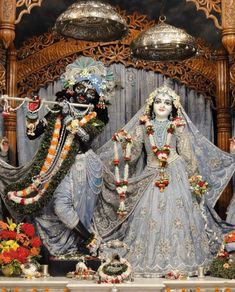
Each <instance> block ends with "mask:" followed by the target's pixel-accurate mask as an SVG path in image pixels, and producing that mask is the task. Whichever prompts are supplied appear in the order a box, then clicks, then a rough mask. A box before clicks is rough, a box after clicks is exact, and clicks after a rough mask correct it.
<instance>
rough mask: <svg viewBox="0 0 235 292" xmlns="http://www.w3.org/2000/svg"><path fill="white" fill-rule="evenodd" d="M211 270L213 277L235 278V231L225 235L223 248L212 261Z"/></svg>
mask: <svg viewBox="0 0 235 292" xmlns="http://www.w3.org/2000/svg"><path fill="white" fill-rule="evenodd" d="M210 272H211V276H213V277H220V278H225V279H234V278H235V231H230V232H229V233H227V234H226V235H225V237H224V242H223V245H222V247H221V250H220V251H219V252H218V254H217V257H216V258H215V259H214V260H213V262H212V263H211V266H210Z"/></svg>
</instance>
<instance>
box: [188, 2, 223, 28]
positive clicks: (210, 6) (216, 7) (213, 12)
mask: <svg viewBox="0 0 235 292" xmlns="http://www.w3.org/2000/svg"><path fill="white" fill-rule="evenodd" d="M186 2H193V3H194V4H195V5H196V7H197V10H202V11H203V12H204V13H205V15H206V18H210V19H212V20H213V21H214V24H215V26H216V27H217V28H219V29H222V25H221V17H220V16H221V0H186Z"/></svg>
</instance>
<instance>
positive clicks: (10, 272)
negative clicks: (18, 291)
mask: <svg viewBox="0 0 235 292" xmlns="http://www.w3.org/2000/svg"><path fill="white" fill-rule="evenodd" d="M1 269H2V274H3V275H4V276H5V277H17V276H20V275H21V268H20V267H16V266H13V265H11V264H9V265H3V266H2V267H1Z"/></svg>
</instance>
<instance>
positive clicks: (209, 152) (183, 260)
mask: <svg viewBox="0 0 235 292" xmlns="http://www.w3.org/2000/svg"><path fill="white" fill-rule="evenodd" d="M123 133H125V135H123ZM127 133H128V134H127ZM121 136H125V137H127V136H128V137H129V142H130V143H131V147H129V149H131V153H130V154H128V155H126V153H127V152H128V151H127V144H128V143H127V141H126V140H125V139H121V138H120V137H121ZM130 137H131V138H130ZM113 141H114V143H115V148H114V150H115V151H114V158H113V150H112V142H108V143H107V144H106V145H104V146H103V147H102V148H101V149H100V157H101V160H102V162H104V163H105V164H106V166H105V167H104V173H103V180H104V184H103V187H102V193H101V195H100V197H99V200H98V203H97V206H96V208H95V212H94V225H95V228H96V230H97V232H98V233H99V235H100V236H101V237H102V238H103V241H104V242H108V241H110V240H113V239H119V240H122V241H123V242H124V243H126V244H127V245H128V246H129V247H130V250H129V251H126V252H125V253H124V254H123V255H122V256H124V257H125V258H126V259H127V260H128V261H129V262H130V263H131V265H132V268H133V271H134V274H135V276H140V277H161V276H166V275H167V274H168V273H169V272H172V271H179V272H180V273H182V274H188V275H196V274H197V271H198V267H204V268H205V269H206V268H208V267H209V265H210V263H211V261H212V259H213V258H214V257H215V256H216V254H217V252H218V251H219V249H220V246H221V243H222V241H223V234H224V233H227V232H228V231H230V230H231V229H232V228H233V226H229V225H228V224H226V223H225V222H223V221H222V220H221V219H220V218H219V217H218V215H217V214H216V212H215V211H214V209H213V207H214V205H215V203H216V201H217V199H218V198H219V196H220V194H221V193H222V191H223V189H224V188H225V186H226V185H227V183H228V182H229V180H230V179H231V177H232V175H233V172H234V169H235V157H234V156H233V155H230V154H228V153H225V152H223V151H221V150H220V149H218V148H217V147H216V146H214V145H213V144H212V143H211V142H210V141H208V140H207V139H206V138H205V137H203V136H202V135H201V134H200V133H199V132H198V130H197V129H196V127H195V126H194V125H193V124H192V122H191V121H190V119H189V118H188V116H187V115H186V113H185V112H184V110H183V108H182V106H181V104H180V97H179V96H178V95H177V94H176V93H175V92H174V91H173V90H172V89H171V88H169V87H168V86H167V85H166V84H164V85H162V86H161V87H159V88H157V89H156V90H154V91H153V92H152V93H151V94H150V96H149V98H148V100H147V103H146V106H145V108H143V109H141V110H140V111H139V112H138V113H137V114H136V116H135V117H134V118H133V119H132V120H131V121H130V122H129V123H128V124H127V125H126V126H125V127H124V129H123V130H122V131H120V132H118V133H116V134H115V135H114V138H113ZM117 142H120V144H118V143H117ZM125 147H126V148H125ZM123 149H124V150H123ZM125 149H126V151H125ZM122 153H123V156H124V157H123V158H124V159H123V160H124V162H122V159H121V154H122ZM112 160H113V163H110V161H112ZM112 164H114V166H113V165H112ZM113 168H114V169H115V172H114V169H113ZM113 172H114V174H113ZM122 173H123V175H121V174H122ZM120 189H122V191H120Z"/></svg>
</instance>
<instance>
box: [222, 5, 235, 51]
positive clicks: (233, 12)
mask: <svg viewBox="0 0 235 292" xmlns="http://www.w3.org/2000/svg"><path fill="white" fill-rule="evenodd" d="M221 5H222V43H223V45H224V47H225V49H226V50H227V51H228V53H229V54H232V53H234V52H235V0H223V1H221Z"/></svg>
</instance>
